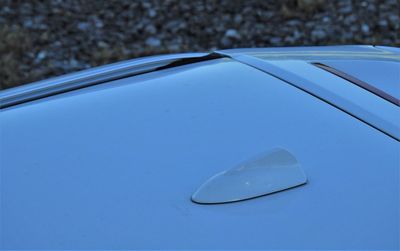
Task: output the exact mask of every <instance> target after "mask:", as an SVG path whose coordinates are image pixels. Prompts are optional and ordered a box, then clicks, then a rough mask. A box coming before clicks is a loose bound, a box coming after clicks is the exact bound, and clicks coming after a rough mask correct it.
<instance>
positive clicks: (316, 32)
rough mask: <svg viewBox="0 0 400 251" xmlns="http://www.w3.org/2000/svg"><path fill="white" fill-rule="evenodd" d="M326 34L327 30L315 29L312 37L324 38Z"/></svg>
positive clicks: (316, 38)
mask: <svg viewBox="0 0 400 251" xmlns="http://www.w3.org/2000/svg"><path fill="white" fill-rule="evenodd" d="M326 35H327V34H326V32H325V31H324V30H322V29H315V30H313V31H312V32H311V37H312V38H313V39H315V40H324V39H325V38H326Z"/></svg>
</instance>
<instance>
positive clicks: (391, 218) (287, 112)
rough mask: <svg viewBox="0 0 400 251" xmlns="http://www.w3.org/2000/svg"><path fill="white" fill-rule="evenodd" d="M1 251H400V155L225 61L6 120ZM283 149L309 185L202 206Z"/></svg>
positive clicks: (31, 107) (335, 115)
mask: <svg viewBox="0 0 400 251" xmlns="http://www.w3.org/2000/svg"><path fill="white" fill-rule="evenodd" d="M0 122H1V124H0V125H1V128H0V129H1V131H0V133H1V141H0V153H1V156H0V157H1V159H0V161H1V162H0V164H1V165H0V168H1V177H0V178H1V183H0V191H1V214H0V217H1V218H0V222H1V239H0V240H1V247H2V248H5V249H17V248H21V249H23V248H30V249H46V248H48V249H145V248H146V249H147V248H152V249H161V248H162V249H168V248H169V249H177V248H182V249H191V248H197V249H202V248H213V249H223V248H227V249H252V248H260V249H302V248H307V249H325V248H329V249H396V248H398V247H399V238H398V236H399V234H400V233H399V224H400V223H399V222H400V218H399V210H400V206H399V182H400V181H399V177H400V175H399V142H398V141H396V140H395V139H393V138H391V137H389V136H388V135H385V134H384V133H382V132H380V131H378V130H376V129H374V128H373V127H371V126H369V125H367V124H365V123H362V122H360V120H358V119H355V118H354V117H353V116H350V115H349V114H347V113H344V112H343V111H341V110H339V109H336V108H335V107H333V106H331V105H329V104H327V103H326V102H324V101H322V100H320V99H318V98H316V97H314V96H312V95H310V94H308V93H306V92H303V91H300V90H299V89H298V88H295V87H293V86H291V85H289V84H287V83H285V82H283V81H281V80H279V79H277V78H275V77H272V76H270V75H268V74H265V73H264V72H261V71H259V70H257V69H254V68H252V67H249V66H246V65H243V64H241V63H239V62H234V61H232V60H228V59H220V60H213V61H208V62H203V63H197V64H192V65H187V66H182V67H177V68H171V69H167V70H162V71H157V72H152V73H149V74H144V75H139V76H135V77H130V78H125V79H121V80H117V81H114V82H110V83H106V84H100V85H97V86H92V87H88V88H84V89H80V90H76V91H71V92H67V93H64V94H60V95H56V96H51V97H48V98H45V99H39V100H36V101H33V102H29V103H23V104H20V105H17V106H12V107H9V108H6V109H3V110H2V111H1V113H0ZM273 147H281V148H284V149H287V150H288V151H289V152H290V153H292V154H293V155H294V156H295V157H296V158H297V160H298V161H299V163H301V165H302V168H303V170H304V172H305V173H306V174H307V177H308V179H309V182H308V183H307V185H305V186H300V187H298V188H296V189H289V190H287V191H285V192H280V193H274V194H270V195H267V196H263V197H260V198H257V199H253V200H247V201H245V202H241V203H228V204H221V205H199V204H196V203H193V202H192V201H191V200H190V198H191V195H192V193H193V191H195V190H196V189H197V188H198V187H199V186H200V185H201V184H202V183H203V182H204V181H205V180H206V179H207V178H209V177H211V176H212V175H214V174H216V173H218V172H220V171H221V170H224V169H225V168H226V167H229V166H234V165H236V164H237V163H240V162H241V161H242V160H245V159H247V158H248V157H249V156H253V155H254V154H256V153H258V152H260V151H264V150H266V149H270V148H273Z"/></svg>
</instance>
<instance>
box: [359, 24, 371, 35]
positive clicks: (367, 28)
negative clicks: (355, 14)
mask: <svg viewBox="0 0 400 251" xmlns="http://www.w3.org/2000/svg"><path fill="white" fill-rule="evenodd" d="M361 31H362V32H363V33H369V26H368V24H362V25H361Z"/></svg>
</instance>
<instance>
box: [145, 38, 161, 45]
mask: <svg viewBox="0 0 400 251" xmlns="http://www.w3.org/2000/svg"><path fill="white" fill-rule="evenodd" d="M145 43H146V45H147V46H150V47H159V46H160V45H161V40H160V39H158V38H156V37H149V38H147V39H146V41H145Z"/></svg>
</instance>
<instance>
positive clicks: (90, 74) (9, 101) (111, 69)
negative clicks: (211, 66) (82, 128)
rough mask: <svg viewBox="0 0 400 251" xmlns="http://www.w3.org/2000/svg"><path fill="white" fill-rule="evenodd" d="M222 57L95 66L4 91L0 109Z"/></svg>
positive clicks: (206, 55)
mask: <svg viewBox="0 0 400 251" xmlns="http://www.w3.org/2000/svg"><path fill="white" fill-rule="evenodd" d="M222 57H224V56H223V55H220V54H217V53H180V54H168V55H161V56H150V57H143V58H138V59H132V60H127V61H122V62H118V63H114V64H109V65H104V66H99V67H94V68H90V69H87V70H83V71H78V72H74V73H70V74H66V75H62V76H59V77H54V78H50V79H46V80H42V81H37V82H33V83H30V84H27V85H24V86H18V87H15V88H11V89H7V90H4V91H1V92H0V109H2V108H7V107H10V106H13V105H17V104H21V103H25V102H29V101H33V100H37V99H41V98H45V97H48V96H52V95H56V94H60V93H64V92H68V91H72V90H77V89H81V88H84V87H88V86H93V85H97V84H102V83H105V82H109V81H113V80H117V79H121V78H126V77H131V76H135V75H139V74H143V73H148V72H152V71H157V70H162V69H166V68H171V67H176V66H180V65H185V64H191V63H196V62H201V61H205V60H211V59H216V58H222Z"/></svg>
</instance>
